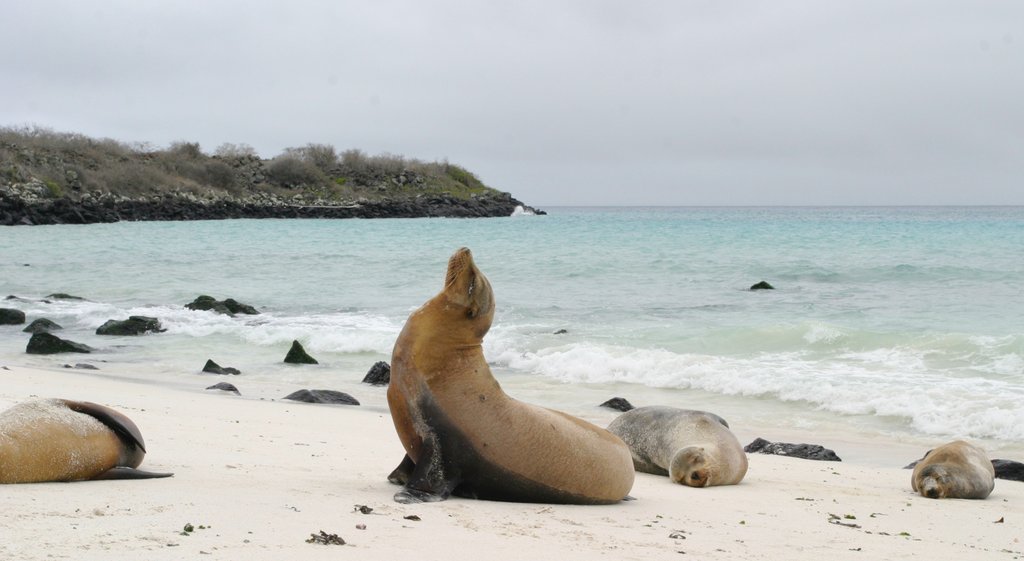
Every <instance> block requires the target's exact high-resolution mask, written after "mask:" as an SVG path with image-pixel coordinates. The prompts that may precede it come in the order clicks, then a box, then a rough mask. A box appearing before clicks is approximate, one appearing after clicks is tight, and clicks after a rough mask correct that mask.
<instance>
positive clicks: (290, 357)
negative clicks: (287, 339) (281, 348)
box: [284, 339, 320, 364]
mask: <svg viewBox="0 0 1024 561" xmlns="http://www.w3.org/2000/svg"><path fill="white" fill-rule="evenodd" d="M284 361H285V362H287V363H288V364H320V363H319V362H317V360H316V359H315V358H313V357H311V356H309V353H307V352H306V349H304V348H302V345H301V344H300V343H299V341H298V340H297V339H296V340H295V341H292V348H291V349H289V350H288V354H287V355H285V357H284Z"/></svg>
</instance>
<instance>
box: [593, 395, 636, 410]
mask: <svg viewBox="0 0 1024 561" xmlns="http://www.w3.org/2000/svg"><path fill="white" fill-rule="evenodd" d="M601 407H607V408H609V409H614V410H616V411H622V412H626V411H629V410H631V409H636V408H635V407H633V404H632V403H630V402H628V401H626V398H624V397H613V398H611V399H609V400H608V401H606V402H604V403H602V404H601Z"/></svg>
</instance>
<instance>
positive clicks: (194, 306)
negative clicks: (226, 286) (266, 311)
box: [185, 295, 260, 316]
mask: <svg viewBox="0 0 1024 561" xmlns="http://www.w3.org/2000/svg"><path fill="white" fill-rule="evenodd" d="M185 307H186V308H188V309H190V310H200V311H212V312H216V313H218V314H225V315H229V316H233V315H235V314H246V315H257V314H259V313H260V312H259V311H258V310H257V309H256V308H254V307H252V306H250V305H248V304H243V303H241V302H239V301H237V300H235V299H234V298H226V299H224V300H217V299H216V298H214V297H213V296H206V295H202V296H198V297H196V299H195V300H193V301H192V302H190V303H188V304H185Z"/></svg>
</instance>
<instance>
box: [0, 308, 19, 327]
mask: <svg viewBox="0 0 1024 561" xmlns="http://www.w3.org/2000/svg"><path fill="white" fill-rule="evenodd" d="M23 323H25V312H23V311H21V310H15V309H14V308H0V325H21V324H23Z"/></svg>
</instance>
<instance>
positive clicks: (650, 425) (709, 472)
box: [608, 406, 747, 487]
mask: <svg viewBox="0 0 1024 561" xmlns="http://www.w3.org/2000/svg"><path fill="white" fill-rule="evenodd" d="M608 430H609V431H611V432H612V433H613V434H615V435H616V436H618V437H619V438H621V439H622V440H624V441H625V442H626V444H627V445H628V446H629V450H630V452H631V453H632V454H633V466H634V467H636V470H637V471H642V472H644V473H653V474H655V475H668V476H669V478H670V479H671V480H672V481H673V482H675V483H680V484H682V485H688V486H690V487H710V486H712V485H735V484H737V483H739V482H740V481H741V480H742V479H743V476H744V475H746V473H747V454H746V452H744V451H743V447H742V446H740V443H739V441H738V440H736V437H735V436H734V435H733V434H732V431H730V430H729V424H728V423H726V422H725V420H724V419H722V418H721V417H719V416H718V415H715V414H713V413H706V412H704V411H692V410H689V409H677V408H675V407H660V406H652V407H640V408H638V409H633V410H631V411H627V412H625V413H623V414H622V415H619V416H618V417H616V418H615V420H614V421H612V422H611V424H610V425H608Z"/></svg>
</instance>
